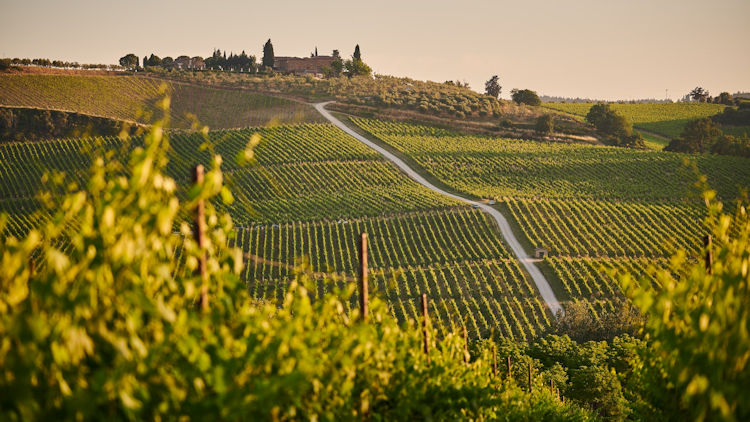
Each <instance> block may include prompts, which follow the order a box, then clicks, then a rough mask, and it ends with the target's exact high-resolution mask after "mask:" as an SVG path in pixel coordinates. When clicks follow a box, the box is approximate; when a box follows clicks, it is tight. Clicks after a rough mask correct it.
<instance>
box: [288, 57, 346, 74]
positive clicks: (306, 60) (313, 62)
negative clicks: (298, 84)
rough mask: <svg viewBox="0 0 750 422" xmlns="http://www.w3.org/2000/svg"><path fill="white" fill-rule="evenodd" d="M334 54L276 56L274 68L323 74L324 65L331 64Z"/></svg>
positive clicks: (295, 72)
mask: <svg viewBox="0 0 750 422" xmlns="http://www.w3.org/2000/svg"><path fill="white" fill-rule="evenodd" d="M333 59H334V57H333V56H314V57H275V58H274V60H273V70H275V71H277V72H281V73H293V74H295V75H316V76H322V75H323V67H325V66H328V67H330V66H331V63H332V62H333Z"/></svg>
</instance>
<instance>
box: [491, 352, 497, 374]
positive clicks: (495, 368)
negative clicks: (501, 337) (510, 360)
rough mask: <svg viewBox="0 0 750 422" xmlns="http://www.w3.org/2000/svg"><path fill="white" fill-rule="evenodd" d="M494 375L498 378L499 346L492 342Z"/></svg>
mask: <svg viewBox="0 0 750 422" xmlns="http://www.w3.org/2000/svg"><path fill="white" fill-rule="evenodd" d="M492 377H493V378H497V346H495V343H492Z"/></svg>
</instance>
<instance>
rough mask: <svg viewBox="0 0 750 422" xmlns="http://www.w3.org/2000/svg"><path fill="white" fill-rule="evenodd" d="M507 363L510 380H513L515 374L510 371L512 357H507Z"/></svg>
mask: <svg viewBox="0 0 750 422" xmlns="http://www.w3.org/2000/svg"><path fill="white" fill-rule="evenodd" d="M507 361H508V380H511V379H513V372H511V370H510V356H508V357H507Z"/></svg>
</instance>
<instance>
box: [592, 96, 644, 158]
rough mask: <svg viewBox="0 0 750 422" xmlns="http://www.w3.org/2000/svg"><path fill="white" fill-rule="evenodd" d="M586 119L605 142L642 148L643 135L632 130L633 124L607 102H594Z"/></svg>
mask: <svg viewBox="0 0 750 422" xmlns="http://www.w3.org/2000/svg"><path fill="white" fill-rule="evenodd" d="M586 121H587V122H589V123H591V124H592V125H594V127H596V131H597V133H598V134H599V135H600V136H601V137H602V141H603V142H604V143H605V144H608V145H613V146H623V147H631V148H643V147H644V142H643V137H642V136H641V135H640V133H638V132H633V125H632V124H631V123H630V122H628V120H627V119H626V118H625V116H623V115H622V114H619V113H617V112H616V111H615V110H613V109H612V107H610V106H609V104H606V103H599V104H594V105H593V106H591V108H590V109H589V112H588V114H586Z"/></svg>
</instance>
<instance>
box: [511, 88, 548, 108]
mask: <svg viewBox="0 0 750 422" xmlns="http://www.w3.org/2000/svg"><path fill="white" fill-rule="evenodd" d="M511 98H512V99H513V101H515V102H516V104H519V105H520V104H528V105H531V106H538V105H541V104H542V100H540V99H539V96H538V95H537V93H536V92H534V91H532V90H530V89H522V90H517V89H514V90H512V91H511Z"/></svg>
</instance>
